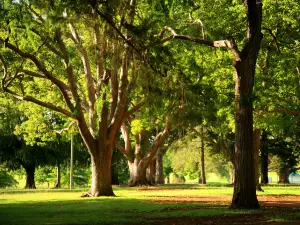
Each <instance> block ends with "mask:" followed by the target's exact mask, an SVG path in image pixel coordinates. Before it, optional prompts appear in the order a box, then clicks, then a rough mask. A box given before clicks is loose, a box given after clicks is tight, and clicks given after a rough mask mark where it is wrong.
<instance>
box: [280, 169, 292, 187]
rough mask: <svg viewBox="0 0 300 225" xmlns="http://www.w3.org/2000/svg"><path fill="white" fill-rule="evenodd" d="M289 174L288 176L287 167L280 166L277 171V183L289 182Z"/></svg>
mask: <svg viewBox="0 0 300 225" xmlns="http://www.w3.org/2000/svg"><path fill="white" fill-rule="evenodd" d="M289 176H290V173H289V169H288V168H286V167H283V168H281V169H280V171H279V181H278V183H279V184H289V183H290V181H289Z"/></svg>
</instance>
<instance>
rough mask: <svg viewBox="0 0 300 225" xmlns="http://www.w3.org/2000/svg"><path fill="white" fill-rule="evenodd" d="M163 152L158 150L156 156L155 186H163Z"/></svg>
mask: <svg viewBox="0 0 300 225" xmlns="http://www.w3.org/2000/svg"><path fill="white" fill-rule="evenodd" d="M163 152H164V150H163V148H162V147H161V148H159V149H158V151H157V156H156V183H157V184H164V183H165V178H164V167H163V157H164V154H163Z"/></svg>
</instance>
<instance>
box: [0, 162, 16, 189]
mask: <svg viewBox="0 0 300 225" xmlns="http://www.w3.org/2000/svg"><path fill="white" fill-rule="evenodd" d="M17 185H18V182H17V181H16V180H15V179H14V177H13V176H12V175H11V174H10V173H9V172H8V171H7V169H5V167H4V166H3V165H0V188H7V187H16V186H17Z"/></svg>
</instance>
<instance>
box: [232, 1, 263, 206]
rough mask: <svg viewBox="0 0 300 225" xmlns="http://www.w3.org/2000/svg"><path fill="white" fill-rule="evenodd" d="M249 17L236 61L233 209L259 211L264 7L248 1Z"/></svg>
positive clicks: (247, 10) (259, 3)
mask: <svg viewBox="0 0 300 225" xmlns="http://www.w3.org/2000/svg"><path fill="white" fill-rule="evenodd" d="M244 4H245V9H246V12H247V18H248V30H247V38H248V40H247V43H246V44H245V46H244V48H243V50H242V51H241V52H240V54H239V57H236V58H235V62H234V67H235V70H236V93H235V94H236V99H235V102H236V118H235V122H236V130H235V153H236V161H235V183H234V193H233V198H232V203H231V208H234V209H235V208H238V209H242V208H247V209H253V208H259V203H258V201H257V197H256V185H255V173H254V167H253V99H252V97H253V93H252V92H253V84H254V75H255V67H256V61H257V57H258V52H259V49H260V43H261V39H262V34H261V20H262V18H261V15H262V4H261V2H257V1H256V0H245V1H244Z"/></svg>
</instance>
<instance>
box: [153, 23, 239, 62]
mask: <svg viewBox="0 0 300 225" xmlns="http://www.w3.org/2000/svg"><path fill="white" fill-rule="evenodd" d="M166 31H169V32H170V33H171V35H170V36H168V37H166V38H164V39H162V40H160V41H159V42H158V44H163V43H165V42H167V41H170V40H172V39H180V40H187V41H192V42H195V43H198V44H201V45H207V46H210V47H213V48H227V49H229V50H231V52H232V54H233V55H234V57H235V60H236V61H240V60H241V58H240V52H239V50H238V47H237V45H236V43H235V41H234V40H219V41H209V40H204V39H199V38H195V37H192V36H189V35H178V34H177V33H176V32H175V30H173V29H172V28H171V27H167V26H165V27H164V28H163V30H162V31H161V32H160V33H159V34H158V35H155V37H158V38H161V37H162V36H163V35H164V33H165V32H166Z"/></svg>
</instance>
